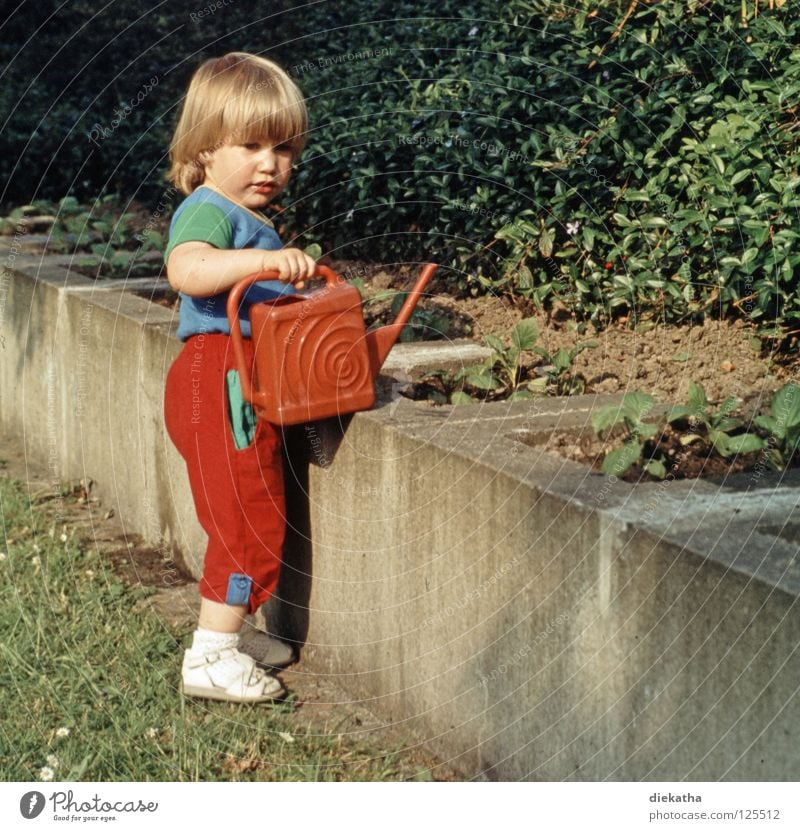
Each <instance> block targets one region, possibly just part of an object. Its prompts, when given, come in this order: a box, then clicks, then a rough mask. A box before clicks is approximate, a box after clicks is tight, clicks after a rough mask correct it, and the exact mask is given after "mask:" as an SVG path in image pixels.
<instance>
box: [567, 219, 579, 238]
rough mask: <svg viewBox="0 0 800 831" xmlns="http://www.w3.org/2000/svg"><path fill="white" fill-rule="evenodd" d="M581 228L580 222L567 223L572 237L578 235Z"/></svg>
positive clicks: (568, 231)
mask: <svg viewBox="0 0 800 831" xmlns="http://www.w3.org/2000/svg"><path fill="white" fill-rule="evenodd" d="M580 227H581V224H580V222H568V223H567V233H568V234H569V235H570V236H572V235H573V234H577V233H578V230H579V229H580Z"/></svg>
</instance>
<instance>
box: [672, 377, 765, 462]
mask: <svg viewBox="0 0 800 831" xmlns="http://www.w3.org/2000/svg"><path fill="white" fill-rule="evenodd" d="M736 406H737V405H736V399H735V398H734V397H733V396H731V397H730V398H727V399H726V400H725V401H723V402H722V404H721V405H720V407H719V409H718V410H717V411H716V412H712V410H711V406H710V404H709V401H708V398H707V397H706V393H705V390H704V389H703V388H702V387H701V386H700V385H699V384H695V383H694V381H692V383H691V384H690V385H689V398H688V403H687V404H685V405H680V406H677V407H673V408H672V409H671V410H670V412H669V413H668V415H667V421H668V422H669V423H670V424H672V423H674V422H680V421H685V422H688V424H689V425H690V426H691V427H692V431H691V432H689V433H687V434H686V435H684V436H682V437H681V443H682V444H684V445H688V444H691V443H693V442H695V441H703V440H705V441H706V442H707V443H709V444H710V445H711V446H712V447H713V448H714V450H715V451H716V452H717V453H718V454H719V455H720V456H722V457H723V458H724V459H727V458H729V457H730V456H733V455H735V454H738V453H753V452H755V451H756V450H761V449H762V448H763V447H764V440H763V439H762V438H761V437H760V436H758V435H756V434H755V433H748V432H739V433H738V434H736V435H732V433H734V431H739V430H741V428H742V427H743V426H744V422H743V421H742V419H740V418H737V417H734V416H733V415H731V414H732V413H733V412H734V410H735V409H736Z"/></svg>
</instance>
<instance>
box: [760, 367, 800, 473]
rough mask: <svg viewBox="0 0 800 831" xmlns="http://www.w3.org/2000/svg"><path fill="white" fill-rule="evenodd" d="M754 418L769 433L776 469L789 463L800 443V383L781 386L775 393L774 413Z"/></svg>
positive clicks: (770, 456)
mask: <svg viewBox="0 0 800 831" xmlns="http://www.w3.org/2000/svg"><path fill="white" fill-rule="evenodd" d="M754 422H755V424H756V426H757V427H760V428H761V429H762V430H764V431H765V432H766V433H767V439H766V442H765V445H766V447H767V460H768V461H769V463H770V465H772V467H774V468H775V469H776V470H780V469H782V468H784V467H786V466H787V465H788V464H789V463H790V462H791V460H792V458H793V456H794V455H795V454H796V453H797V450H798V447H800V387H798V386H797V384H795V383H789V384H786V386H784V387H781V389H779V390H778V391H777V392H776V393H775V395H773V397H772V403H771V406H770V413H769V414H768V415H759V416H756V417H755V419H754Z"/></svg>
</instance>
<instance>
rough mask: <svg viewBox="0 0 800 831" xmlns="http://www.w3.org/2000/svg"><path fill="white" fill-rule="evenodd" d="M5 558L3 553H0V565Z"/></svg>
mask: <svg viewBox="0 0 800 831" xmlns="http://www.w3.org/2000/svg"><path fill="white" fill-rule="evenodd" d="M6 556H7V555H6V552H5V551H0V563H2V562H3V560H5V558H6Z"/></svg>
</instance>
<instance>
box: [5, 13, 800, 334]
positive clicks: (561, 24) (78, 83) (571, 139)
mask: <svg viewBox="0 0 800 831" xmlns="http://www.w3.org/2000/svg"><path fill="white" fill-rule="evenodd" d="M57 5H58V4H57V3H55V0H52V2H43V3H42V4H40V7H39V11H38V12H37V13H38V14H40V15H41V18H42V21H45V22H44V23H43V26H44V28H43V29H42V30H41V33H40V36H39V41H38V44H39V47H40V49H43V50H45V51H47V52H49V53H52V54H53V55H54V63H53V64H47V65H46V66H45V68H44V70H42V73H41V74H39V75H37V72H38V68H37V67H41V60H39V63H38V64H37V58H40V56H34V57H31V55H30V54H28V53H29V52H30V50H28V52H26V51H25V50H22V52H20V53H19V54H18V55H16V56H14V60H13V61H12V62H11V63H10V69H9V71H8V72H7V74H6V79H7V83H6V84H5V85H3V86H2V87H0V103H2V104H3V105H4V107H5V109H6V110H7V111H12V110H13V115H12V117H11V120H10V121H9V122H8V125H7V127H6V128H5V129H4V132H3V137H2V138H3V142H4V143H5V145H6V146H5V147H4V148H3V149H4V151H5V152H3V153H1V154H0V171H1V172H2V173H3V174H5V175H6V178H8V179H9V188H8V190H7V191H6V194H5V197H4V198H5V199H6V200H8V199H10V198H13V199H18V198H19V197H21V196H24V198H26V199H27V198H31V197H32V196H33V195H42V196H56V195H63V193H64V191H65V190H67V189H69V190H71V191H73V192H75V193H76V194H77V195H79V196H86V195H96V194H97V193H99V192H101V191H109V190H116V191H118V192H121V193H124V194H126V195H128V196H139V197H141V196H145V197H146V198H147V199H149V200H150V201H151V202H152V203H153V204H155V203H156V202H157V201H158V200H159V199H162V198H163V193H164V187H165V186H164V182H163V172H164V169H165V163H164V151H165V148H166V145H167V142H168V140H169V134H170V130H171V127H172V124H173V121H174V115H175V104H176V103H177V101H178V100H179V97H180V95H181V93H182V90H183V89H184V87H185V83H186V79H187V78H188V75H189V73H190V72H191V70H192V69H193V68H194V66H196V64H197V62H198V60H200V59H201V58H203V57H206V56H207V55H210V54H219V53H221V52H223V51H226V50H228V49H232V48H236V49H251V50H254V51H263V50H264V48H265V45H266V44H268V45H269V46H270V48H269V50H268V51H267V52H266V54H268V55H270V56H272V57H274V58H276V59H277V60H279V61H280V62H281V63H282V64H283V65H284V66H285V67H286V68H287V69H288V70H289V72H290V74H292V75H293V77H294V78H295V79H296V80H297V82H298V83H299V85H300V86H301V88H302V89H303V90H304V92H305V94H306V95H307V97H308V99H309V107H310V112H311V118H312V125H313V131H312V135H311V137H310V142H309V146H308V149H307V151H306V153H305V154H304V156H303V158H302V159H301V160H300V162H299V166H298V172H297V175H296V179H295V182H294V184H293V186H292V189H291V192H290V194H288V196H287V200H286V203H285V207H286V212H285V214H284V215H283V216H282V217H281V223H282V224H284V225H285V227H286V229H287V238H289V237H288V235H289V234H294V235H295V236H294V237H291V239H294V241H295V242H297V243H298V244H301V245H305V244H310V243H312V242H319V243H320V244H322V246H323V248H324V249H325V250H326V251H331V252H332V253H334V254H335V255H336V256H339V257H364V258H369V259H374V260H380V261H384V262H389V261H393V260H407V259H438V260H439V261H441V262H443V263H447V264H449V265H451V266H452V267H453V271H452V275H453V280H454V283H455V284H456V285H458V286H459V287H461V288H469V287H471V288H472V289H473V290H477V289H478V288H479V286H480V285H483V286H484V287H492V288H495V289H501V290H510V291H515V292H518V293H521V294H523V295H525V296H527V297H530V298H531V299H533V300H534V301H536V302H537V303H541V304H547V303H551V302H553V301H556V300H560V301H561V302H563V303H565V304H566V305H567V306H568V307H570V308H572V309H574V310H575V311H576V312H577V314H578V315H579V316H582V317H585V318H591V319H594V320H596V321H598V322H602V321H605V320H607V319H608V318H609V317H610V316H611V315H612V314H614V313H619V314H625V315H627V316H629V317H630V318H632V319H634V320H635V319H639V318H641V317H642V316H662V317H664V318H666V319H680V318H682V317H686V316H690V315H696V314H701V313H703V312H706V311H711V310H713V311H715V312H720V313H725V312H728V311H731V310H735V311H738V312H740V313H742V314H746V315H748V316H750V317H751V318H752V319H753V320H756V321H758V322H759V323H760V324H762V325H763V326H765V327H768V326H777V325H778V324H781V325H783V326H784V327H786V326H788V327H791V328H794V327H796V325H797V322H798V320H800V299H798V296H797V295H798V292H797V284H798V279H797V274H798V265H799V264H800V253H795V250H796V249H795V246H794V244H793V243H794V242H795V240H796V239H797V221H796V220H797V208H798V206H800V195H799V194H798V190H797V188H798V185H800V173H798V167H799V165H798V161H799V160H800V150H799V149H798V134H800V129H799V128H798V121H797V118H796V105H797V101H798V100H800V72H799V71H798V70H800V54H799V53H798V51H797V48H796V46H795V44H797V43H798V42H800V21H798V19H797V18H796V16H793V15H792V14H791V12H790V6H791V4H785V5H782V6H781V7H780V8H776V9H774V10H768V9H764V8H763V6H764V4H761V6H762V8H761V11H760V13H759V15H758V17H757V18H754V17H753V16H752V5H753V4H746V5H747V6H748V8H750V10H751V14H750V19H749V21H748V25H747V27H746V28H745V27H744V26H743V24H742V21H741V19H740V6H741V4H738V3H731V2H729V1H728V2H726V1H725V0H709V1H708V2H700V1H699V0H662V2H658V3H653V2H644V0H642V2H639V3H638V4H633V5H634V8H633V11H632V12H631V13H630V14H628V12H629V11H630V8H631V5H632V4H631V3H630V2H628V0H624V2H614V3H596V2H592V3H588V2H576V3H574V4H561V3H557V2H530V0H529V1H528V2H526V1H525V0H510V2H508V3H505V4H497V3H496V2H488V0H486V1H484V2H482V1H481V0H460V2H456V1H455V0H440V2H437V3H433V2H430V1H429V0H425V1H424V2H409V1H408V0H405V2H404V0H400V1H399V2H392V3H389V2H386V0H383V2H373V3H366V2H364V0H358V2H352V3H349V4H346V5H344V4H337V3H328V2H324V3H318V4H316V5H310V6H304V7H303V9H302V14H301V13H300V11H294V12H289V11H286V8H287V6H288V4H284V6H276V5H275V4H274V3H271V4H259V6H258V9H257V10H256V11H254V10H253V7H252V6H250V5H248V6H247V8H245V4H237V3H230V4H229V5H227V6H225V7H224V8H219V10H217V11H216V12H215V13H213V14H211V15H206V16H204V17H203V18H202V20H195V21H193V22H191V21H190V20H189V17H190V16H191V14H193V13H194V14H196V11H195V12H192V11H190V7H189V6H188V5H187V6H186V7H184V8H182V9H180V10H178V9H176V6H178V5H179V4H169V10H168V11H167V12H164V13H161V14H159V15H158V16H153V15H147V16H145V17H143V18H139V17H138V13H136V12H134V11H133V10H131V9H130V8H128V7H125V6H122V5H120V6H119V9H118V10H117V9H116V6H117V4H114V9H115V11H114V13H113V15H111V14H110V13H109V12H106V13H105V15H101V16H100V17H99V18H93V19H92V18H91V15H92V14H94V12H93V11H92V8H93V7H92V4H89V3H86V2H83V0H76V2H73V3H70V4H67V6H68V8H69V12H67V11H63V10H62V11H60V12H59V13H58V14H57V15H56V16H55V17H49V15H50V14H51V12H53V11H54V10H55V8H56V7H57ZM776 5H780V4H778V3H776ZM51 7H52V8H51ZM576 7H577V8H576ZM162 8H163V7H162ZM195 8H196V7H194V6H192V7H191V9H195ZM260 14H263V15H264V17H263V18H259V15H260ZM69 15H72V17H69ZM112 16H113V19H110V17H112ZM19 18H20V15H17V16H14V17H12V18H11V23H10V25H11V26H12V27H13V26H15V25H16V26H22V25H23V24H22V23H20V22H19ZM67 18H69V19H67ZM90 19H91V20H92V22H91V24H90V25H87V26H85V28H84V29H82V30H80V27H79V24H81V22H82V21H83V22H86V21H89V20H90ZM53 21H56V22H55V23H54V22H53ZM59 21H60V22H59ZM31 22H32V21H31V20H30V19H28V20H27V24H26V25H28V26H30V25H31ZM7 25H8V24H7ZM65 31H67V32H73V31H75V32H76V33H77V32H78V31H80V32H81V34H75V35H74V38H72V39H71V40H70V44H71V48H69V49H66V50H64V49H62V50H60V51H59V50H58V48H57V47H58V44H59V42H62V43H63V41H64V39H65V36H64V32H65ZM117 33H121V34H117ZM265 33H266V34H265ZM24 34H25V33H24V32H23V31H22V30H20V31H18V32H16V33H15V31H14V30H13V29H12V30H11V31H10V39H9V36H8V35H7V37H6V41H5V42H6V45H5V46H4V47H2V48H3V49H5V50H6V56H7V57H8V56H9V55H10V54H11V52H13V49H14V48H16V47H10V46H9V45H8V44H9V43H19V42H22V40H24V37H23V35H24ZM87 56H88V60H87ZM112 58H113V66H114V67H115V71H116V70H117V69H118V70H119V72H118V74H115V77H114V78H113V79H109V77H108V76H109V73H108V71H107V70H108V65H109V61H110V60H111V59H112ZM84 64H85V66H84ZM15 73H16V74H15ZM33 76H36V77H35V79H34V83H33V84H32V86H30V88H29V89H28V90H27V91H25V92H24V93H23V96H22V97H23V98H24V99H25V100H24V103H25V104H26V105H33V106H26V107H22V106H16V108H14V106H15V103H16V99H15V98H14V96H17V97H19V96H20V90H21V89H22V90H25V89H26V87H27V85H28V81H27V80H26V81H25V83H24V84H23V83H22V82H23V80H25V79H30V78H32V77H33ZM153 78H155V79H157V83H156V84H155V85H151V89H150V91H149V92H148V93H147V94H146V95H145V97H144V100H142V101H141V102H139V103H137V104H136V106H133V107H131V108H130V112H128V113H127V114H126V115H125V117H124V118H122V119H120V121H119V123H118V125H116V126H115V127H114V129H113V130H111V131H110V132H109V133H108V135H105V134H104V133H102V131H101V132H99V133H98V135H97V137H98V138H99V141H96V142H95V144H96V145H97V146H94V145H92V143H91V142H89V141H88V140H87V136H90V135H91V133H92V130H93V129H95V128H98V127H99V128H104V127H105V128H106V129H108V128H109V125H111V124H112V122H113V113H114V112H115V107H116V108H117V110H116V111H117V112H120V110H119V109H118V108H119V106H120V102H124V101H126V100H127V101H133V100H135V99H136V96H137V95H139V94H140V92H141V90H142V89H144V88H145V86H146V85H147V84H148V82H149V81H150V79H153ZM123 112H124V111H123ZM31 113H34V115H31ZM35 119H39V121H37V122H36V129H37V134H36V136H35V138H34V141H33V142H31V143H30V144H29V145H28V146H25V147H24V149H22V150H21V149H20V148H21V147H22V146H23V143H22V137H24V135H25V133H26V130H27V128H28V126H29V125H30V124H31V123H32V121H33V120H35ZM95 132H97V129H95ZM15 142H16V144H15ZM9 144H10V146H9ZM18 161H20V164H17V162H18ZM32 173H34V174H35V175H32ZM42 174H44V178H40V177H41V176H42ZM26 188H27V190H26ZM32 191H33V192H32ZM56 191H58V194H57V193H56ZM292 199H294V201H292Z"/></svg>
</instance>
